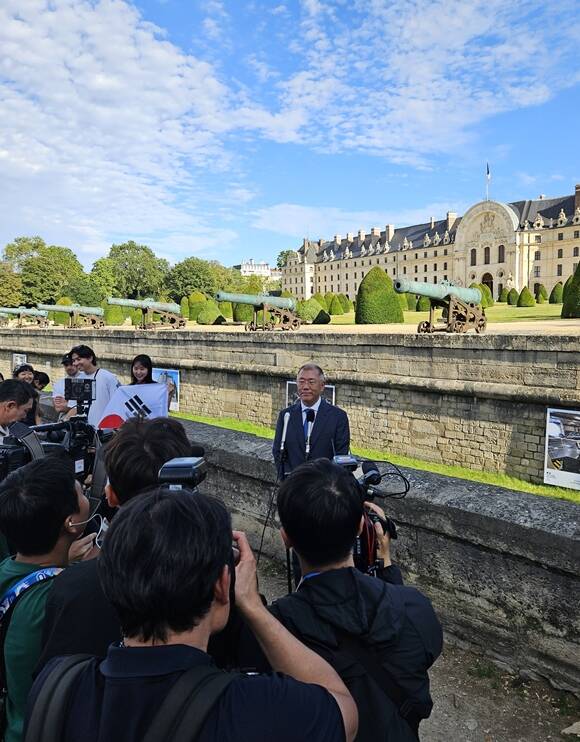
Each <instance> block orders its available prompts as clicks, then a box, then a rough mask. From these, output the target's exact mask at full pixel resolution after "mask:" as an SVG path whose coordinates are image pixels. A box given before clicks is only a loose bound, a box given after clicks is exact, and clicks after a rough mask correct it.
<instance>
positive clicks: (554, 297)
mask: <svg viewBox="0 0 580 742" xmlns="http://www.w3.org/2000/svg"><path fill="white" fill-rule="evenodd" d="M563 292H564V287H563V286H562V281H558V283H557V284H556V285H555V286H554V288H553V289H552V290H551V291H550V298H549V299H548V301H549V302H550V304H561V303H562V301H563Z"/></svg>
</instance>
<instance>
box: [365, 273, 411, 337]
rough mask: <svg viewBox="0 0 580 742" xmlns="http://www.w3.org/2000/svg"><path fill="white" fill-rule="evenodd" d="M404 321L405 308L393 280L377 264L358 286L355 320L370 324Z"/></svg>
mask: <svg viewBox="0 0 580 742" xmlns="http://www.w3.org/2000/svg"><path fill="white" fill-rule="evenodd" d="M403 321H404V317H403V310H402V309H401V305H400V304H399V300H398V299H397V296H396V294H395V290H394V288H393V282H392V281H391V279H390V278H389V276H388V275H387V274H386V273H385V271H384V270H383V269H382V268H380V267H379V266H378V265H375V266H374V268H371V270H370V271H369V272H368V273H367V274H366V276H365V277H364V278H363V280H362V281H361V282H360V285H359V287H358V293H357V297H356V313H355V322H356V324H357V325H361V324H362V325H368V324H384V323H390V322H403Z"/></svg>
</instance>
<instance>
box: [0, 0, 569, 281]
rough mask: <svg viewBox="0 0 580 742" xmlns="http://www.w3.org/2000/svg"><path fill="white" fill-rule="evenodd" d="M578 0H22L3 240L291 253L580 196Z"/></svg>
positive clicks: (3, 88)
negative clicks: (492, 208) (390, 226)
mask: <svg viewBox="0 0 580 742" xmlns="http://www.w3.org/2000/svg"><path fill="white" fill-rule="evenodd" d="M579 49H580V25H579V22H578V13H577V5H576V1H575V0H556V1H555V2H554V3H545V2H536V1H535V0H512V1H511V2H510V3H505V2H504V0H469V1H468V2H453V1H446V0H390V1H389V0H287V1H286V0H280V1H279V2H277V1H276V0H274V1H272V2H267V1H266V0H261V1H260V0H227V1H226V0H204V1H202V0H137V1H136V2H133V3H130V2H126V1H125V0H103V1H102V2H96V1H90V0H3V2H2V3H1V5H0V176H1V182H2V184H3V188H2V190H3V194H2V199H0V245H3V244H5V243H6V242H8V241H10V240H11V239H12V238H14V237H15V236H17V235H24V234H39V235H41V236H42V237H44V238H45V239H46V240H47V241H48V242H51V243H54V244H61V245H67V246H69V247H71V248H73V249H74V250H75V251H76V252H77V253H78V255H79V257H80V258H81V260H82V261H83V263H84V264H85V265H86V266H87V267H90V265H91V263H92V261H93V260H95V259H96V258H97V257H99V256H101V255H103V254H105V253H106V251H107V249H108V247H109V246H110V244H111V243H112V242H120V241H125V240H127V239H135V240H136V241H138V242H141V243H145V244H148V245H150V246H151V247H153V249H154V250H155V251H156V252H157V253H158V254H159V255H162V256H164V257H167V258H168V259H169V260H170V261H171V262H175V261H177V260H180V259H183V258H185V257H188V256H190V255H198V256H200V257H205V258H210V259H218V260H220V261H221V262H223V263H224V264H226V265H232V264H234V263H238V262H240V261H241V260H242V259H243V258H250V257H253V258H255V259H256V260H258V259H265V260H269V261H274V260H275V258H276V255H277V254H278V252H279V251H280V250H283V249H286V248H296V247H298V246H299V244H300V243H301V240H302V238H303V237H304V236H309V237H311V238H314V239H317V238H318V237H325V238H332V237H333V235H334V234H336V233H338V234H342V235H345V234H346V232H348V231H349V232H357V231H358V230H359V229H361V228H363V229H365V230H366V231H368V230H370V228H371V227H374V226H379V227H384V225H385V224H386V223H394V224H395V225H397V226H404V225H408V224H413V223H417V222H421V221H426V220H427V219H428V218H429V217H430V216H431V215H433V216H435V217H436V218H441V217H443V216H444V215H445V212H446V211H447V210H448V209H450V210H455V211H457V212H459V213H462V212H463V211H465V209H466V208H468V207H469V206H470V205H471V204H473V203H474V202H476V201H477V200H479V199H480V198H481V197H482V196H483V195H484V192H485V191H484V172H485V164H486V162H487V161H489V163H490V167H491V170H492V182H491V191H490V195H491V197H493V198H496V199H498V200H503V201H510V200H519V199H523V198H534V197H537V196H538V195H539V194H540V193H544V194H546V195H553V196H557V195H564V194H567V193H572V192H573V190H574V184H575V183H576V182H580V147H579V146H578V134H577V132H578V126H579V124H578V121H579V117H580V52H579V51H578V50H579Z"/></svg>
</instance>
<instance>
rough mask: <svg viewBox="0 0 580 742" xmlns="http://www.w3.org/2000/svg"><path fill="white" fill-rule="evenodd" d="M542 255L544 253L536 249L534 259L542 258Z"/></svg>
mask: <svg viewBox="0 0 580 742" xmlns="http://www.w3.org/2000/svg"><path fill="white" fill-rule="evenodd" d="M541 257H542V253H541V252H540V251H539V250H536V252H535V253H534V260H540V259H541Z"/></svg>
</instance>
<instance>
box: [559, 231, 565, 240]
mask: <svg viewBox="0 0 580 742" xmlns="http://www.w3.org/2000/svg"><path fill="white" fill-rule="evenodd" d="M558 239H559V240H563V239H564V232H558Z"/></svg>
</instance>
